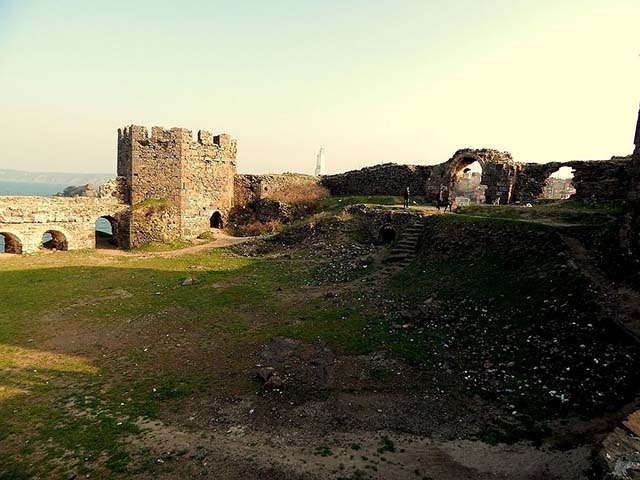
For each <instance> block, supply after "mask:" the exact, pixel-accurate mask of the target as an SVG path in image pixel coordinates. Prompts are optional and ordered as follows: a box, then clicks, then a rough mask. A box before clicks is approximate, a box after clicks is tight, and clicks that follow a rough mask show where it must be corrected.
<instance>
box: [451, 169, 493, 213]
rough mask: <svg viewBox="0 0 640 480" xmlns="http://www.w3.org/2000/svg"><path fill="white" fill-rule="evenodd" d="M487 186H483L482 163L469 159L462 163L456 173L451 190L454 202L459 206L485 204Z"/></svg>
mask: <svg viewBox="0 0 640 480" xmlns="http://www.w3.org/2000/svg"><path fill="white" fill-rule="evenodd" d="M486 190H487V186H486V185H483V184H482V165H480V162H478V161H477V160H476V161H473V160H472V159H469V162H468V163H467V162H462V163H461V164H460V166H459V167H458V170H457V171H456V174H455V177H454V182H453V187H452V188H451V194H452V197H453V198H452V199H451V200H452V201H454V202H455V203H456V204H457V205H458V206H464V205H469V204H471V203H485V192H486Z"/></svg>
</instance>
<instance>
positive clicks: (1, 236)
mask: <svg viewBox="0 0 640 480" xmlns="http://www.w3.org/2000/svg"><path fill="white" fill-rule="evenodd" d="M2 253H12V254H18V255H19V254H21V253H22V241H21V240H20V238H18V236H17V235H15V234H13V233H9V232H0V254H2Z"/></svg>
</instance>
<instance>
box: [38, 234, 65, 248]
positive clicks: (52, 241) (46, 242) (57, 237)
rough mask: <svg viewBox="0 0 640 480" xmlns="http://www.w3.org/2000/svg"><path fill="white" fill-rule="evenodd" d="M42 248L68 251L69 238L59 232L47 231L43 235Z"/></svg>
mask: <svg viewBox="0 0 640 480" xmlns="http://www.w3.org/2000/svg"><path fill="white" fill-rule="evenodd" d="M42 248H46V249H47V250H67V249H68V248H69V244H68V243H67V237H65V236H64V233H62V232H59V231H57V230H47V231H46V232H44V235H42Z"/></svg>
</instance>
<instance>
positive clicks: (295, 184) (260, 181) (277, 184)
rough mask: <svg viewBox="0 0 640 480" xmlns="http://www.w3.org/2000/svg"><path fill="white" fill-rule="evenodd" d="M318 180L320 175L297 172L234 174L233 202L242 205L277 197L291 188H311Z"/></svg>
mask: <svg viewBox="0 0 640 480" xmlns="http://www.w3.org/2000/svg"><path fill="white" fill-rule="evenodd" d="M320 182H321V179H320V177H315V176H311V175H303V174H298V173H282V174H267V175H246V174H240V175H236V176H235V182H234V201H233V204H234V206H236V207H243V206H246V205H249V204H251V203H254V202H257V201H258V200H262V199H266V198H278V197H280V196H282V195H286V194H287V192H290V191H292V190H298V191H299V190H300V189H302V190H304V189H308V188H313V187H316V186H317V185H319V184H320Z"/></svg>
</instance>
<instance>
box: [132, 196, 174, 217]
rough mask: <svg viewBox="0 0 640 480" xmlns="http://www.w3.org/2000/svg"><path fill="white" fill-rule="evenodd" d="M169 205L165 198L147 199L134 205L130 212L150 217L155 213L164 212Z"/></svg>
mask: <svg viewBox="0 0 640 480" xmlns="http://www.w3.org/2000/svg"><path fill="white" fill-rule="evenodd" d="M170 205H171V202H170V201H169V200H167V199H166V198H147V199H145V200H142V201H141V202H138V203H136V204H135V205H134V206H133V207H132V210H133V211H134V212H140V213H142V214H143V215H144V216H146V217H150V216H152V215H154V214H155V213H160V212H164V211H165V210H167V209H168V208H169V207H170Z"/></svg>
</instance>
